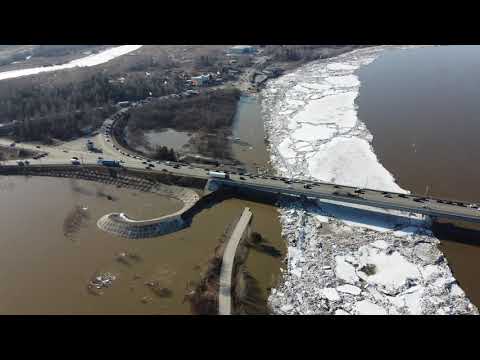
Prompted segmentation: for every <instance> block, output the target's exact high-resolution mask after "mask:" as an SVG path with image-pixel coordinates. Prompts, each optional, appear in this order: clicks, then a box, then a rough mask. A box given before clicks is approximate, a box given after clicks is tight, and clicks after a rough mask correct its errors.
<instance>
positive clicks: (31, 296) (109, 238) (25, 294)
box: [0, 176, 284, 314]
mask: <svg viewBox="0 0 480 360" xmlns="http://www.w3.org/2000/svg"><path fill="white" fill-rule="evenodd" d="M0 199H1V206H0V228H1V229H2V235H1V236H0V244H1V247H2V251H1V252H0V274H1V275H0V276H1V282H0V299H1V300H0V313H1V314H189V313H190V308H189V304H188V303H186V302H185V303H184V302H183V298H184V295H185V290H186V288H187V284H188V283H189V282H191V281H198V280H199V279H200V273H201V271H202V268H203V267H204V266H205V265H206V261H207V260H208V259H209V257H210V256H211V255H212V253H213V250H214V248H215V246H216V245H217V242H218V238H219V237H220V235H221V234H222V233H223V231H224V230H225V228H226V227H227V225H228V224H229V223H230V222H231V221H232V219H233V218H234V217H236V216H238V215H239V214H240V213H241V211H242V209H243V207H244V206H249V207H251V208H252V210H253V212H254V221H253V227H254V231H259V232H261V233H262V234H264V235H265V236H266V237H267V238H268V240H269V241H270V243H271V244H272V245H273V246H275V247H277V248H279V249H280V250H282V251H284V249H283V248H282V246H283V242H282V241H281V238H280V230H279V229H280V227H279V224H278V220H277V217H276V211H275V209H274V208H272V207H270V206H266V205H262V204H255V203H250V202H247V201H240V200H228V201H225V202H223V203H221V204H218V205H216V206H214V207H212V208H210V209H206V210H205V211H203V212H202V213H200V214H199V215H197V216H196V217H195V218H194V221H193V224H192V226H191V227H189V228H187V229H184V230H182V231H180V232H178V233H175V234H171V235H167V236H162V237H158V238H150V239H143V240H129V239H123V238H119V237H116V236H114V235H111V234H108V233H105V232H102V231H101V230H99V229H98V228H97V226H96V221H97V220H98V218H100V217H101V216H102V215H104V214H106V213H108V212H112V211H123V212H126V213H127V214H128V215H129V216H132V217H133V218H138V219H141V218H148V217H154V216H159V215H162V214H167V213H169V212H172V211H175V210H177V209H178V208H180V207H181V204H180V203H179V202H178V201H176V200H174V199H171V198H166V197H162V196H158V195H152V194H148V193H141V192H138V191H134V190H127V189H118V188H116V187H113V186H107V185H102V184H97V183H93V182H88V181H80V180H69V179H57V178H40V177H37V178H34V177H31V178H25V177H18V176H15V177H14V176H12V177H2V178H0ZM78 213H81V214H83V215H82V216H76V214H78ZM72 219H74V220H75V221H73V220H72ZM71 221H73V222H74V224H73V225H72V224H70V225H71V226H68V225H69V224H68V222H71ZM122 252H127V253H129V254H132V255H134V256H132V258H129V259H128V260H127V261H119V260H118V257H117V256H118V254H120V253H122ZM251 255H252V256H251V257H250V258H249V260H248V261H249V269H250V270H251V272H252V274H253V275H254V276H255V278H257V279H258V280H259V282H260V284H261V287H262V289H264V291H265V294H264V295H265V296H266V289H267V288H269V287H271V286H272V285H273V283H272V282H273V281H275V278H276V277H277V276H278V272H279V267H280V259H279V258H273V257H271V256H267V255H264V254H260V253H258V254H255V253H254V252H252V253H251ZM101 273H110V274H112V275H113V276H114V277H115V279H114V280H113V281H112V282H111V286H110V287H108V288H105V289H102V290H101V291H102V292H103V294H102V295H93V294H91V293H89V291H88V290H87V284H88V282H89V280H91V279H92V277H94V276H95V275H98V274H101ZM150 281H158V282H159V283H160V284H161V286H162V287H165V288H166V289H168V292H167V294H166V295H165V296H162V297H160V296H158V295H156V294H155V293H154V292H153V291H152V290H151V289H150V288H149V287H148V286H146V285H145V283H146V282H150Z"/></svg>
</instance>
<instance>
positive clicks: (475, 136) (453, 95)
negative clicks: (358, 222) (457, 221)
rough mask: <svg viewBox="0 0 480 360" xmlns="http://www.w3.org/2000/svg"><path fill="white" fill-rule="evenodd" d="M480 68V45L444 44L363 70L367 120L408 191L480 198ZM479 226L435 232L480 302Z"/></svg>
mask: <svg viewBox="0 0 480 360" xmlns="http://www.w3.org/2000/svg"><path fill="white" fill-rule="evenodd" d="M479 67H480V46H441V47H429V48H416V49H409V50H392V51H386V52H385V53H384V54H383V55H381V56H380V57H379V58H378V59H377V60H376V61H374V62H373V63H372V64H370V65H368V66H366V67H364V68H362V69H360V70H359V72H358V75H359V77H360V81H361V88H360V93H359V96H358V98H357V105H358V115H359V118H360V119H361V120H362V121H363V122H364V123H365V124H366V125H367V127H368V129H369V130H370V132H371V133H372V134H373V147H374V150H375V153H376V154H377V156H378V158H379V160H380V162H381V163H382V164H383V166H384V167H385V168H386V169H387V170H388V171H390V172H391V173H392V174H393V175H394V177H395V179H396V180H397V182H398V184H399V185H400V186H401V187H402V188H404V189H408V190H410V191H412V192H415V193H419V194H425V193H426V191H427V186H428V194H429V195H432V196H438V197H444V198H452V199H457V200H466V201H473V202H480V186H479V180H480V166H478V160H479V159H480V141H479V134H480V102H479V99H480V86H479V84H480V74H479V72H478V68H479ZM470 227H471V226H470ZM473 228H474V229H477V231H476V232H471V231H461V230H458V229H457V230H454V229H452V228H449V227H445V226H438V227H436V228H435V235H436V236H437V237H438V238H439V239H440V240H442V244H441V248H442V250H443V252H444V254H445V255H446V257H447V260H448V262H449V264H450V265H451V268H452V270H453V272H454V275H455V277H456V278H457V280H458V281H459V283H460V284H461V285H462V287H463V288H464V290H465V291H466V293H467V296H469V297H470V299H471V300H472V301H473V302H474V303H475V304H476V305H477V306H480V285H479V284H478V278H479V276H480V261H479V260H480V227H478V226H474V227H473Z"/></svg>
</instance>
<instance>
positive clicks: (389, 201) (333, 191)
mask: <svg viewBox="0 0 480 360" xmlns="http://www.w3.org/2000/svg"><path fill="white" fill-rule="evenodd" d="M7 164H9V165H16V163H15V162H13V161H9V162H7ZM43 164H44V165H70V164H69V162H65V161H64V160H63V161H62V160H61V159H50V160H47V159H45V160H43ZM84 164H85V165H96V160H94V161H88V160H87V161H84ZM150 164H153V166H154V167H149V166H147V165H146V164H143V163H142V162H141V161H139V160H132V159H129V160H127V161H125V162H124V163H123V166H124V167H126V168H129V169H132V170H142V171H145V172H149V173H162V172H164V173H165V172H166V173H171V174H174V175H178V176H184V177H191V178H197V179H204V180H208V179H212V180H213V181H215V182H217V183H219V184H223V185H226V186H233V187H244V188H251V189H255V190H259V191H266V192H270V193H281V194H288V195H295V196H305V197H308V198H318V199H326V200H334V201H338V202H341V203H344V204H356V205H362V206H370V207H374V208H381V209H386V210H397V211H403V212H413V213H418V214H423V215H430V216H438V217H443V218H448V219H454V220H463V221H470V222H476V223H480V210H479V209H478V207H477V206H476V207H472V208H470V207H467V206H459V205H456V204H455V203H452V204H448V203H446V201H448V200H442V199H431V198H425V200H422V201H421V202H419V201H415V200H414V199H418V197H417V196H416V195H413V194H408V195H406V194H398V193H390V192H382V191H377V190H372V189H357V188H354V187H347V186H338V185H335V184H328V183H318V184H316V185H312V184H309V183H308V182H306V181H305V182H304V181H296V182H294V183H291V184H287V183H286V181H289V180H287V179H280V180H277V179H278V178H277V179H272V178H270V177H267V176H262V177H260V176H254V175H253V176H248V175H240V174H230V175H229V176H230V178H229V179H221V178H212V177H210V176H209V175H208V170H207V169H203V168H198V167H193V166H189V165H178V164H177V167H178V168H176V167H174V165H173V164H167V163H166V162H150ZM32 165H34V164H32ZM147 168H148V169H147ZM305 186H307V187H309V188H305Z"/></svg>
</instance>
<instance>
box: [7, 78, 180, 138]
mask: <svg viewBox="0 0 480 360" xmlns="http://www.w3.org/2000/svg"><path fill="white" fill-rule="evenodd" d="M122 80H123V79H122ZM182 84H183V82H182V81H181V80H180V79H178V80H176V81H175V80H174V81H169V82H167V83H165V79H164V78H163V77H162V76H160V75H152V76H145V74H144V73H143V74H136V73H134V74H129V75H128V76H126V78H125V80H124V81H121V80H118V79H116V78H113V79H112V76H109V75H107V74H104V73H95V74H92V75H90V76H88V77H86V78H85V79H83V80H80V81H75V80H74V79H72V80H71V81H68V82H66V83H63V84H61V85H60V86H59V85H58V84H56V83H55V82H53V81H41V82H33V84H32V82H31V81H25V80H24V79H22V81H6V82H1V83H0V119H2V120H1V121H2V122H9V121H12V120H17V121H19V126H18V128H17V130H16V131H15V134H14V135H15V137H16V138H18V139H20V140H22V141H28V140H42V139H44V138H46V137H55V138H59V139H62V140H67V139H70V138H73V137H76V136H78V135H79V132H81V131H80V130H81V129H82V128H85V127H92V128H97V127H99V126H100V124H101V122H102V119H105V118H106V117H108V116H110V115H111V114H113V112H114V111H115V107H114V105H115V104H116V103H117V102H120V101H138V100H140V99H144V98H146V97H148V96H164V95H167V94H170V93H173V92H177V91H178V88H179V87H181V86H182Z"/></svg>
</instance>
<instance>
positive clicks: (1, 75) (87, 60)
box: [0, 45, 143, 80]
mask: <svg viewBox="0 0 480 360" xmlns="http://www.w3.org/2000/svg"><path fill="white" fill-rule="evenodd" d="M142 46H143V45H122V46H117V47H114V48H110V49H107V50H104V51H102V52H100V53H98V54H93V55H89V56H85V57H82V58H80V59H76V60H72V61H70V62H68V63H65V64H62V65H52V66H42V67H36V68H30V69H19V70H11V71H4V72H0V80H5V79H12V78H17V77H21V76H28V75H35V74H39V73H43V72H50V71H57V70H64V69H72V68H75V67H87V66H96V65H100V64H103V63H106V62H108V61H110V60H113V59H115V58H117V57H119V56H122V55H125V54H128V53H130V52H132V51H135V50H138V49H140V48H141V47H142Z"/></svg>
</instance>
